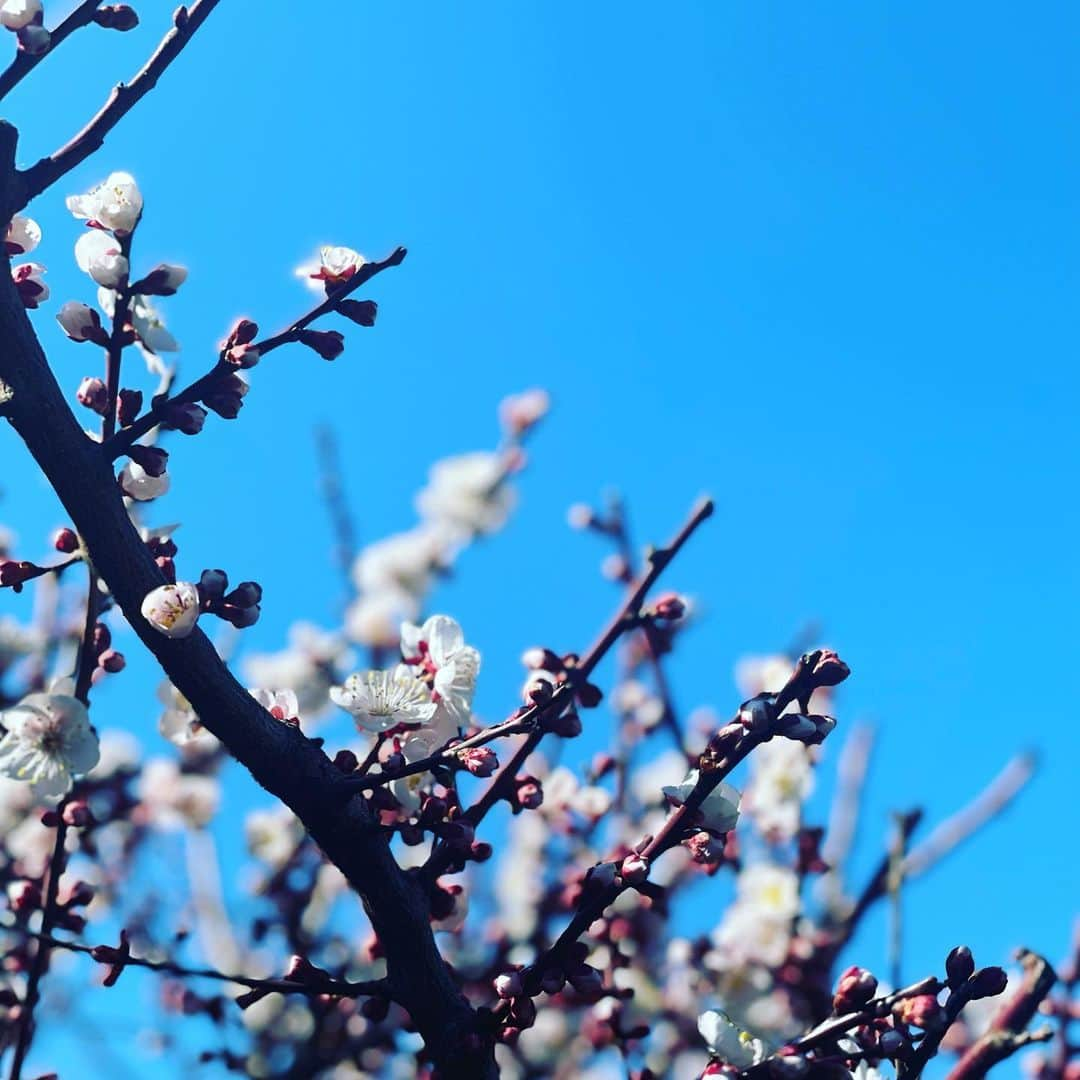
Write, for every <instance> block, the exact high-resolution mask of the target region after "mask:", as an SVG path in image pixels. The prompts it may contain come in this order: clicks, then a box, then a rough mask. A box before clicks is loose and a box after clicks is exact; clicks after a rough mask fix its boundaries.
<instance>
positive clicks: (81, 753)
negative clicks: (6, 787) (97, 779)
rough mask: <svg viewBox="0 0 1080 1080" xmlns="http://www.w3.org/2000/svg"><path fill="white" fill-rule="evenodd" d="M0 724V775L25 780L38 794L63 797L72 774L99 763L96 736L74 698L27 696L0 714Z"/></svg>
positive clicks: (83, 707) (58, 694)
mask: <svg viewBox="0 0 1080 1080" xmlns="http://www.w3.org/2000/svg"><path fill="white" fill-rule="evenodd" d="M0 722H2V723H3V725H4V727H5V728H7V734H6V735H4V737H3V739H0V775H3V776H8V777H11V778H12V779H15V780H25V781H28V782H29V783H31V784H33V785H34V790H35V792H36V794H38V795H42V796H45V797H46V798H58V797H59V796H61V795H66V794H67V793H68V792H69V791H70V790H71V786H72V783H73V778H74V776H75V774H82V773H87V772H89V771H90V770H91V769H92V768H93V767H94V766H95V765H96V764H97V763H98V756H99V751H98V738H97V735H95V734H94V729H93V728H92V727H91V726H90V716H89V714H88V713H87V711H86V706H85V705H83V703H82V702H81V701H79V699H78V698H76V697H72V696H70V695H68V694H61V693H40V694H28V695H27V696H26V697H24V698H23V699H22V701H20V702H19V703H18V705H16V706H14V707H13V708H11V709H7V710H5V711H4V712H2V713H0Z"/></svg>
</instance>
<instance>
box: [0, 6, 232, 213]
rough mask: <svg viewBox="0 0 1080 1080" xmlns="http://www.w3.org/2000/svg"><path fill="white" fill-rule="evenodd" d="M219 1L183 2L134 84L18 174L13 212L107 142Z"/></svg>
mask: <svg viewBox="0 0 1080 1080" xmlns="http://www.w3.org/2000/svg"><path fill="white" fill-rule="evenodd" d="M217 4H218V0H195V3H194V4H192V6H191V8H190V9H188V8H186V7H184V6H183V5H181V6H180V7H178V8H177V9H176V11H175V12H174V13H173V28H172V29H171V30H170V31H169V32H168V33H167V34H166V35H165V36H164V37H163V38H162V39H161V44H160V45H159V46H158V47H157V49H156V50H155V51H154V54H153V56H151V57H150V59H149V60H147V61H146V63H145V64H144V65H143V66H142V68H141V69H140V70H139V72H138V74H137V75H136V76H135V77H134V78H133V79H132V80H131V82H130V83H128V84H126V85H125V84H124V83H118V84H117V85H116V86H115V87H114V88H113V91H112V93H111V94H110V95H109V98H108V100H107V101H106V102H105V104H104V105H102V107H101V108H100V109H99V110H98V111H97V113H96V114H95V115H94V116H93V117H92V118H91V120H90V121H89V122H88V123H87V125H86V126H85V127H84V128H83V129H82V131H80V132H79V133H78V134H77V135H75V136H74V137H73V138H72V139H70V140H69V141H68V142H67V143H65V144H64V145H63V146H61V147H60V149H59V150H56V151H54V152H53V153H52V154H50V155H49V156H48V157H45V158H42V159H41V160H40V161H39V162H38V163H37V164H36V165H32V166H31V167H30V168H29V169H25V170H23V171H22V172H19V173H18V174H17V175H16V178H15V179H16V183H15V192H14V193H13V194H14V200H13V203H12V205H10V206H9V207H8V212H9V213H14V212H15V211H17V210H21V209H22V208H23V207H24V206H26V204H27V203H28V202H30V200H31V199H33V198H35V197H36V196H38V195H40V194H41V193H42V192H43V191H44V190H45V189H46V188H47V187H50V186H51V185H52V184H55V183H56V181H57V180H59V179H60V178H61V177H62V176H65V175H67V173H69V172H71V170H72V169H74V168H75V166H76V165H80V164H81V163H82V162H84V161H85V160H86V159H87V158H88V157H89V156H90V155H91V154H92V153H93V152H94V151H95V150H97V149H99V148H100V147H101V146H102V145H103V144H104V142H105V136H106V135H108V133H109V132H110V131H112V129H113V128H114V127H116V125H117V124H118V123H120V121H121V120H122V119H123V118H124V117H125V116H126V115H127V114H128V113H129V112H130V111H131V109H132V108H134V106H135V105H136V104H137V103H138V102H139V101H141V100H142V98H143V97H145V96H146V95H147V94H148V93H149V92H150V91H151V90H153V88H154V87H155V86H157V81H158V79H160V78H161V76H162V75H163V74H164V73H165V71H166V70H167V69H168V67H169V65H170V64H171V63H172V62H173V61H174V60H175V59H176V58H177V57H178V56H179V55H180V53H181V52H182V51H183V48H184V46H185V45H186V44H187V43H188V42H189V41H190V40H191V38H192V37H193V35H194V34H195V31H196V30H198V29H199V27H200V26H202V24H203V23H204V22H205V21H206V19H207V17H208V16H209V15H210V12H211V11H213V10H214V8H215V7H217Z"/></svg>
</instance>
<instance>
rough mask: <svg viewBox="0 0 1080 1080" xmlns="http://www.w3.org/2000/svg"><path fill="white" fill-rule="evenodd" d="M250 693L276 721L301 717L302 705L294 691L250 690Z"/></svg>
mask: <svg viewBox="0 0 1080 1080" xmlns="http://www.w3.org/2000/svg"><path fill="white" fill-rule="evenodd" d="M248 693H249V694H251V696H252V697H253V698H254V699H255V700H256V701H257V702H258V703H259V704H260V705H261V706H262V707H263V708H264V709H265V710H266V711H267V712H268V713H270V715H271V716H273V717H274V719H275V720H295V719H297V718H298V717H299V715H300V703H299V701H298V700H297V698H296V694H295V693H294V692H293V691H292V690H258V689H249V690H248Z"/></svg>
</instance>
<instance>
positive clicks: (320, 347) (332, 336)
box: [297, 330, 345, 360]
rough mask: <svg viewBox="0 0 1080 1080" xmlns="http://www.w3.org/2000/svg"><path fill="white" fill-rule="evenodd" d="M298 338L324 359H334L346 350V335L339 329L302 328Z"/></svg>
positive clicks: (302, 343)
mask: <svg viewBox="0 0 1080 1080" xmlns="http://www.w3.org/2000/svg"><path fill="white" fill-rule="evenodd" d="M297 340H298V341H299V342H300V344H301V345H306V346H307V347H308V348H309V349H314V351H315V352H317V353H318V354H319V355H320V356H321V357H322V358H323V359H324V360H334V359H336V358H337V357H339V356H340V355H341V354H342V353H343V352H344V351H345V336H344V334H341V333H339V332H338V331H337V330H301V331H300V334H299V336H298V339H297Z"/></svg>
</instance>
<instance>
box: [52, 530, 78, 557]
mask: <svg viewBox="0 0 1080 1080" xmlns="http://www.w3.org/2000/svg"><path fill="white" fill-rule="evenodd" d="M52 545H53V547H54V548H56V550H57V551H62V552H63V553H64V554H65V555H71V554H72V553H73V552H75V551H78V550H79V536H78V534H77V533H76V532H75V530H74V529H57V530H56V532H54V533H53V538H52Z"/></svg>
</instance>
